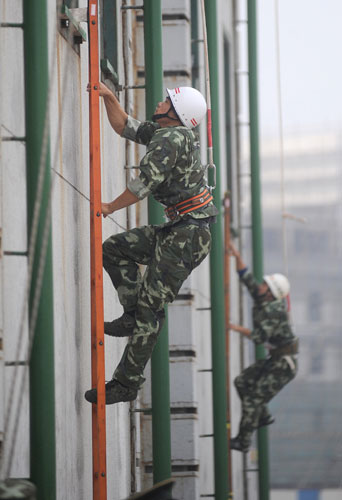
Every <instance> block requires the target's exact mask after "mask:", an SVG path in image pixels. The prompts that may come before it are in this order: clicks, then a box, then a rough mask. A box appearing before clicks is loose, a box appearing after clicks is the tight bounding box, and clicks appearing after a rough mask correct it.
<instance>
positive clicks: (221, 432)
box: [205, 0, 228, 500]
mask: <svg viewBox="0 0 342 500" xmlns="http://www.w3.org/2000/svg"><path fill="white" fill-rule="evenodd" d="M205 13H206V19H207V36H208V53H209V69H210V88H211V102H212V133H213V149H214V163H215V165H216V169H217V174H216V189H215V191H214V192H213V195H214V202H215V205H216V206H217V207H218V209H219V210H220V213H219V215H218V217H217V223H216V224H214V225H213V226H212V240H213V241H212V248H211V253H210V272H211V278H210V291H211V328H212V370H213V372H212V373H213V382H212V383H213V420H214V458H215V498H216V500H227V497H228V446H227V423H226V417H227V393H226V360H225V353H226V338H225V313H224V282H223V276H224V272H223V237H222V209H221V206H222V202H221V182H220V136H219V113H220V109H221V106H220V103H219V86H218V82H219V72H218V50H217V43H218V42H217V11H216V0H205ZM222 105H223V103H222Z"/></svg>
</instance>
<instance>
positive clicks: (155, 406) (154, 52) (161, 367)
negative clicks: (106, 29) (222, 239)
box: [144, 0, 171, 483]
mask: <svg viewBox="0 0 342 500" xmlns="http://www.w3.org/2000/svg"><path fill="white" fill-rule="evenodd" d="M144 43H145V81H146V115H147V118H148V119H150V118H151V116H152V115H153V113H154V110H155V107H156V105H157V103H158V102H160V101H163V100H164V97H163V62H162V15H161V1H160V0H144ZM148 219H149V223H150V224H160V223H161V222H163V209H162V207H161V205H160V204H159V203H157V202H156V201H155V200H154V199H152V198H151V197H150V198H149V200H148ZM151 370H152V435H153V481H154V483H158V482H160V481H163V480H164V479H168V478H170V477H171V418H170V373H169V336H168V327H167V315H166V319H165V323H164V326H163V328H162V330H161V332H160V335H159V339H158V342H157V344H156V346H155V348H154V351H153V355H152V362H151Z"/></svg>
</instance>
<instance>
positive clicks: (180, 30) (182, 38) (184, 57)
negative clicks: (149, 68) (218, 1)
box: [136, 19, 191, 75]
mask: <svg viewBox="0 0 342 500" xmlns="http://www.w3.org/2000/svg"><path fill="white" fill-rule="evenodd" d="M136 36H137V59H136V61H137V66H138V70H139V71H144V70H145V67H144V34H143V25H142V23H139V25H138V26H137V32H136ZM162 37H163V40H162V43H163V71H179V72H181V71H183V72H187V74H189V75H190V74H191V47H190V43H189V42H190V23H189V22H188V21H186V20H184V19H177V20H172V21H171V20H170V21H163V31H162ZM171 40H172V41H171ZM170 41H171V42H170Z"/></svg>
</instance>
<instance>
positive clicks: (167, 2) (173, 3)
mask: <svg viewBox="0 0 342 500" xmlns="http://www.w3.org/2000/svg"><path fill="white" fill-rule="evenodd" d="M162 14H163V15H164V14H167V15H183V16H186V17H187V18H188V19H190V1H189V0H162Z"/></svg>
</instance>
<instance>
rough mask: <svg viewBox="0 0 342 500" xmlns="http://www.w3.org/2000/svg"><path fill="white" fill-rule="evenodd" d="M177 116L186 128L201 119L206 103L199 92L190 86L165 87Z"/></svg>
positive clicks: (195, 124) (191, 126)
mask: <svg viewBox="0 0 342 500" xmlns="http://www.w3.org/2000/svg"><path fill="white" fill-rule="evenodd" d="M166 91H167V93H168V95H169V97H170V99H171V102H172V106H173V107H174V108H175V111H176V113H177V116H178V118H179V119H180V121H181V122H182V123H183V125H185V126H186V127H188V128H194V127H196V126H197V125H199V123H200V122H201V121H202V120H203V118H204V117H205V114H206V112H207V103H206V102H205V99H204V97H203V95H202V94H201V92H199V91H198V90H196V89H194V88H192V87H176V88H175V89H166Z"/></svg>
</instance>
